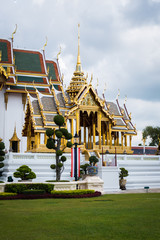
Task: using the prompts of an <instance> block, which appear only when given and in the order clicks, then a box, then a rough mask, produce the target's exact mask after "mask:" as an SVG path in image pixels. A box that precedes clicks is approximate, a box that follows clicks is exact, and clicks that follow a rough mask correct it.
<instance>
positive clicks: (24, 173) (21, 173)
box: [13, 165, 36, 180]
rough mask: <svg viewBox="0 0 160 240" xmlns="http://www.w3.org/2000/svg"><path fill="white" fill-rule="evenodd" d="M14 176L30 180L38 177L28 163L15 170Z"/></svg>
mask: <svg viewBox="0 0 160 240" xmlns="http://www.w3.org/2000/svg"><path fill="white" fill-rule="evenodd" d="M13 176H14V177H15V178H21V179H22V180H28V179H33V178H36V174H35V173H34V172H32V170H31V169H30V168H29V167H28V166H27V165H22V166H21V167H19V168H18V169H17V172H14V174H13Z"/></svg>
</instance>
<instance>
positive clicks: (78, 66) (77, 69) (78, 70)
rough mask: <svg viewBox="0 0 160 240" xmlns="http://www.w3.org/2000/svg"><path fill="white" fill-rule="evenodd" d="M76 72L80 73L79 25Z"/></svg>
mask: <svg viewBox="0 0 160 240" xmlns="http://www.w3.org/2000/svg"><path fill="white" fill-rule="evenodd" d="M76 71H77V72H82V66H81V58H80V24H78V56H77V65H76Z"/></svg>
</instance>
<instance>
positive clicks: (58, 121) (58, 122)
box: [53, 115, 64, 127]
mask: <svg viewBox="0 0 160 240" xmlns="http://www.w3.org/2000/svg"><path fill="white" fill-rule="evenodd" d="M53 120H54V122H55V124H56V125H58V126H59V127H61V126H63V124H64V117H63V116H62V115H56V116H55V117H54V119H53Z"/></svg>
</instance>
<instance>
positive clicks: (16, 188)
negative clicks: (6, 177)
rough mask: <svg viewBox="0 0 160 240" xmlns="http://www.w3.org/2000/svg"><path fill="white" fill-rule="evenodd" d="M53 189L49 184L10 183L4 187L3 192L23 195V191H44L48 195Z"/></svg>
mask: <svg viewBox="0 0 160 240" xmlns="http://www.w3.org/2000/svg"><path fill="white" fill-rule="evenodd" d="M53 188H54V185H53V184H49V183H32V184H31V183H11V184H6V185H5V192H14V193H23V192H24V191H25V190H29V189H34V190H38V189H40V190H44V191H45V192H47V193H50V192H51V191H52V190H53Z"/></svg>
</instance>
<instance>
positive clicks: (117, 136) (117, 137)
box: [117, 132, 119, 146]
mask: <svg viewBox="0 0 160 240" xmlns="http://www.w3.org/2000/svg"><path fill="white" fill-rule="evenodd" d="M117 146H119V132H117Z"/></svg>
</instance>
